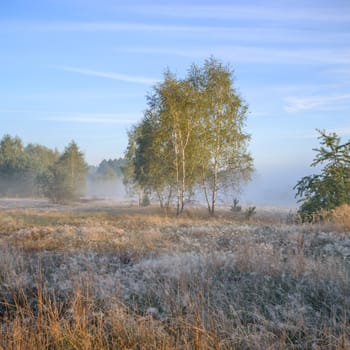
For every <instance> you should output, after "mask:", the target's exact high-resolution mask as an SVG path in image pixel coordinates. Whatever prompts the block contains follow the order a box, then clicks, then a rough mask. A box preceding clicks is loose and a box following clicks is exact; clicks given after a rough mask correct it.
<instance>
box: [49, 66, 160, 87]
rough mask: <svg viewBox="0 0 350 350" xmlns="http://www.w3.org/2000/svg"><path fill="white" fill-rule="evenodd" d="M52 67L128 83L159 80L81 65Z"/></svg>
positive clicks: (144, 82)
mask: <svg viewBox="0 0 350 350" xmlns="http://www.w3.org/2000/svg"><path fill="white" fill-rule="evenodd" d="M51 67H52V68H55V69H58V70H62V71H65V72H72V73H77V74H81V75H88V76H94V77H100V78H107V79H113V80H119V81H123V82H127V83H137V84H146V85H152V84H154V83H155V82H156V81H157V79H155V78H146V77H140V76H134V75H128V74H121V73H114V72H105V71H96V70H92V69H86V68H79V67H71V66H59V65H53V66H51Z"/></svg>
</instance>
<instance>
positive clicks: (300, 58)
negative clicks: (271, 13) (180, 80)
mask: <svg viewBox="0 0 350 350" xmlns="http://www.w3.org/2000/svg"><path fill="white" fill-rule="evenodd" d="M119 50H120V51H122V52H128V53H135V54H136V53H137V54H154V55H177V56H184V57H194V58H203V57H208V56H210V55H211V54H215V55H218V56H219V57H221V58H223V59H228V60H230V61H232V62H235V63H237V62H242V63H271V64H275V63H277V64H349V62H350V49H343V48H337V49H317V48H315V49H300V48H299V49H293V48H290V49H279V48H273V47H259V46H236V45H232V46H213V45H208V46H199V47H191V48H181V49H178V48H170V47H168V48H166V47H153V48H152V47H144V48H141V47H129V48H121V49H119Z"/></svg>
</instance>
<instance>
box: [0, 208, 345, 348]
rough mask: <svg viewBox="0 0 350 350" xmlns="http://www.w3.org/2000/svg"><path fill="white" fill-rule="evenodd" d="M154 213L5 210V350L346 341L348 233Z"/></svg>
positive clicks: (0, 328) (0, 330)
mask: <svg viewBox="0 0 350 350" xmlns="http://www.w3.org/2000/svg"><path fill="white" fill-rule="evenodd" d="M270 222H271V221H270V220H268V221H265V222H261V221H256V222H254V221H253V222H249V223H245V222H242V220H238V221H232V220H230V219H229V218H227V217H225V218H223V219H209V218H205V217H202V218H201V219H197V218H196V217H193V218H189V217H185V218H180V219H175V218H171V217H163V216H158V215H152V216H149V215H148V216H143V215H129V216H128V215H124V213H123V215H111V214H106V213H76V214H74V215H73V214H71V213H70V214H66V213H56V212H48V213H42V212H40V213H39V212H35V211H26V212H23V211H17V212H16V211H11V212H7V213H2V214H1V216H0V226H1V227H0V228H1V233H0V242H1V243H0V320H1V322H0V349H6V350H7V349H28V350H32V349H33V350H34V349H39V350H40V349H62V350H63V349H337V350H338V349H350V328H349V322H350V316H349V315H350V298H349V296H350V279H349V277H350V276H349V273H350V263H349V259H350V235H349V236H348V235H347V233H346V232H347V231H346V230H344V229H342V231H341V232H340V233H338V232H336V231H330V230H328V231H327V232H324V231H323V230H322V226H320V225H318V226H306V225H303V226H296V225H285V224H281V223H280V224H270Z"/></svg>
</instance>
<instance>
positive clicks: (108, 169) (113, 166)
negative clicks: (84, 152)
mask: <svg viewBox="0 0 350 350" xmlns="http://www.w3.org/2000/svg"><path fill="white" fill-rule="evenodd" d="M125 165H126V161H125V160H124V159H123V158H119V159H108V160H107V159H103V160H102V161H101V163H100V164H99V165H98V166H97V167H95V166H90V168H89V180H90V181H110V180H115V179H118V178H121V177H122V176H123V169H124V167H125Z"/></svg>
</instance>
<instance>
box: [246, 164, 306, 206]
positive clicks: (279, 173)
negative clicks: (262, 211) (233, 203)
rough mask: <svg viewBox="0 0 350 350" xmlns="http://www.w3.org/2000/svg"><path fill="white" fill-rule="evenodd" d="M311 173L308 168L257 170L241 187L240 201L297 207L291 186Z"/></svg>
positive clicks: (260, 204)
mask: <svg viewBox="0 0 350 350" xmlns="http://www.w3.org/2000/svg"><path fill="white" fill-rule="evenodd" d="M310 173H312V170H311V171H310V168H308V167H307V168H306V167H304V168H301V167H283V168H277V167H276V168H270V169H265V170H260V171H258V172H257V173H256V174H255V175H254V177H253V179H252V181H251V182H249V183H248V184H246V186H245V187H244V188H243V191H242V194H241V195H240V199H241V202H242V203H246V204H254V205H259V206H275V207H284V208H296V207H298V203H297V199H296V198H295V193H296V192H295V190H293V187H294V186H295V185H296V183H297V182H298V181H299V180H300V179H301V178H302V177H303V176H305V175H307V174H310Z"/></svg>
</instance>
